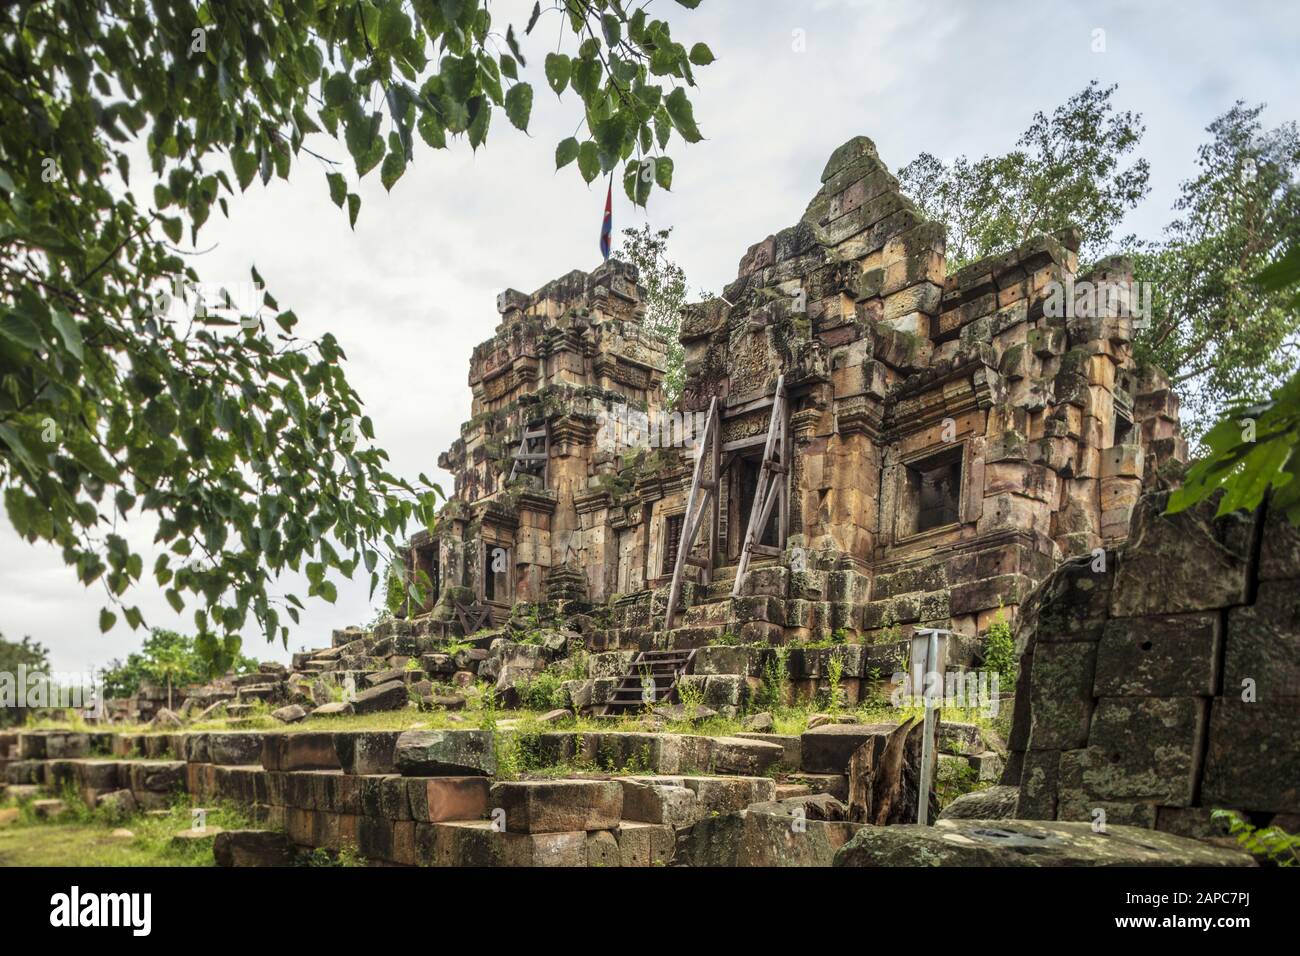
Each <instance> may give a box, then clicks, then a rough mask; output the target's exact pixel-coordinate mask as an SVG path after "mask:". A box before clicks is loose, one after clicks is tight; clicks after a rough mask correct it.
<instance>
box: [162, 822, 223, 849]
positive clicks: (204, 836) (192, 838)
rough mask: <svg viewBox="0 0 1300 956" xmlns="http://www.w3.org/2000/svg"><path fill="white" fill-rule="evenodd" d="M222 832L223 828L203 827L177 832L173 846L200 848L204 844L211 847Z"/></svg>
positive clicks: (173, 835)
mask: <svg viewBox="0 0 1300 956" xmlns="http://www.w3.org/2000/svg"><path fill="white" fill-rule="evenodd" d="M222 832H223V831H222V829H221V827H202V828H201V829H198V830H196V829H194V828H193V827H191V828H189V829H187V830H177V831H176V832H175V833H173V834H172V839H171V844H172V846H174V847H189V846H199V845H203V844H207V845H209V846H211V845H212V843H213V841H215V840H216V838H217V836H218V835H219V834H220V833H222Z"/></svg>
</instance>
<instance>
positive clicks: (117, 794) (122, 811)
mask: <svg viewBox="0 0 1300 956" xmlns="http://www.w3.org/2000/svg"><path fill="white" fill-rule="evenodd" d="M94 805H95V809H97V810H100V811H101V812H103V814H104V815H105V816H106V817H108V819H110V820H124V819H126V818H127V817H130V816H134V815H135V813H136V811H137V810H139V805H138V804H137V803H136V799H135V794H133V793H132V792H131V791H130V790H113V791H110V792H109V793H102V794H100V795H99V796H98V797H97V798H96V800H95V804H94Z"/></svg>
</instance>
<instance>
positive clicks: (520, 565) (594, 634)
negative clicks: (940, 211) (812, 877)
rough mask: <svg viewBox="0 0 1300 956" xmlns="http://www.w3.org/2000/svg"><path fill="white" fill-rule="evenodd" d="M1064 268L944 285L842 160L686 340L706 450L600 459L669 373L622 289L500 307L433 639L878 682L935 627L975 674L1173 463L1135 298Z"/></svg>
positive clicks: (1059, 251)
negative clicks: (505, 620)
mask: <svg viewBox="0 0 1300 956" xmlns="http://www.w3.org/2000/svg"><path fill="white" fill-rule="evenodd" d="M1078 246H1079V236H1078V234H1077V233H1075V232H1072V231H1066V232H1064V233H1061V234H1058V235H1054V236H1046V235H1040V236H1036V237H1033V238H1031V239H1030V240H1028V241H1026V242H1024V243H1023V244H1021V245H1020V246H1019V247H1018V248H1016V249H1013V250H1009V251H1007V252H1006V253H1004V254H1002V255H998V256H994V257H991V258H988V259H984V260H981V261H979V262H975V263H972V264H970V265H968V266H966V267H965V268H963V269H961V270H960V271H958V272H957V273H955V274H953V275H948V274H947V271H946V266H945V261H944V232H943V228H942V226H941V225H939V224H937V223H934V222H930V221H927V220H926V219H925V218H924V216H923V215H922V214H921V212H920V211H919V210H918V209H917V207H916V206H915V205H914V204H913V203H912V202H911V201H909V200H908V199H907V198H906V197H904V196H903V195H902V194H901V193H900V192H899V188H898V183H897V181H896V179H895V178H894V177H893V176H892V175H891V174H890V172H889V171H888V169H887V168H886V166H885V165H884V164H883V163H882V162H881V161H880V159H879V158H878V157H877V155H876V150H875V147H874V145H873V144H872V143H871V141H870V140H868V139H866V138H864V137H857V138H854V139H852V140H850V141H849V142H848V143H846V144H844V145H843V146H842V147H840V148H839V149H837V150H836V151H835V152H834V154H833V155H832V156H831V158H830V160H829V162H828V163H827V165H826V168H825V171H824V172H823V174H822V184H821V188H820V190H819V191H818V193H817V195H816V196H815V197H814V198H813V200H812V202H811V203H810V204H809V206H808V209H807V210H806V212H805V213H804V215H803V217H802V218H801V219H800V220H799V222H798V223H796V224H795V225H794V226H791V227H790V228H788V229H785V230H782V231H781V232H780V233H778V234H776V235H774V236H769V237H768V238H767V239H765V240H763V241H762V242H759V243H757V244H756V245H754V246H752V247H751V248H750V249H749V250H748V252H746V254H745V255H744V257H743V258H742V259H741V263H740V270H739V275H738V277H737V279H736V280H735V281H734V282H733V283H731V284H730V285H729V286H727V287H726V289H724V290H723V292H722V294H721V295H720V296H719V297H717V298H715V299H710V300H709V301H706V302H703V303H699V304H696V305H693V306H690V307H688V308H687V310H686V311H685V314H684V316H683V325H682V331H681V340H682V342H683V344H684V346H685V349H686V387H685V392H684V395H683V399H682V401H681V403H680V407H679V411H684V412H690V413H698V416H699V419H701V420H704V419H706V417H707V416H708V415H709V414H712V413H711V412H710V409H713V410H714V411H715V412H716V416H717V417H716V431H717V439H716V441H714V439H713V438H712V437H710V439H709V445H708V447H704V446H702V445H701V444H700V441H695V442H693V443H688V445H691V446H693V447H685V448H657V449H653V450H652V449H649V448H645V447H641V448H637V447H631V448H625V447H621V446H619V447H615V448H614V449H612V450H611V449H609V448H607V447H604V446H602V444H601V443H600V442H598V441H597V433H598V431H599V430H600V428H601V425H602V422H604V421H607V420H608V418H609V416H610V414H611V410H613V409H616V408H622V409H627V408H633V409H636V410H638V411H641V412H644V413H646V414H647V415H648V416H649V417H650V420H651V429H650V430H651V432H652V433H653V432H654V427H653V423H654V418H655V415H656V414H657V413H658V412H660V411H662V399H661V394H662V393H661V390H660V387H659V386H660V380H661V377H662V371H663V364H664V360H665V350H664V348H663V344H662V343H660V342H657V341H655V340H654V339H653V338H652V337H651V336H650V335H648V334H647V333H646V331H645V330H644V328H643V327H642V325H641V321H640V319H641V313H642V309H641V307H640V302H639V295H640V292H639V290H638V287H637V284H636V276H635V274H634V272H633V271H632V270H631V269H630V268H629V267H627V266H625V265H621V264H618V263H610V264H609V265H607V266H604V267H602V268H600V269H598V270H596V271H595V272H593V273H591V274H590V275H585V274H583V273H580V272H575V273H571V274H570V275H568V276H566V277H564V278H562V279H559V280H557V281H555V282H553V283H550V284H549V285H547V286H545V287H543V288H542V289H540V290H538V291H537V292H535V293H534V294H533V295H531V296H524V295H522V294H520V293H517V292H514V291H508V292H505V293H503V294H502V296H501V300H500V302H499V310H500V312H501V314H502V316H503V320H502V324H501V325H500V326H499V328H498V330H497V333H496V335H495V336H494V338H492V339H491V340H490V341H489V342H487V343H484V344H483V345H481V346H479V347H478V348H477V349H476V350H475V353H474V356H473V359H472V363H471V371H470V384H471V386H472V387H473V389H474V417H473V418H472V419H471V420H470V422H468V423H466V425H465V426H463V428H462V437H461V439H460V440H459V441H457V442H456V444H455V445H454V446H453V448H452V449H451V451H450V452H448V453H447V454H445V455H444V456H443V457H442V458H441V459H440V464H441V465H442V466H443V467H444V468H447V469H448V470H450V471H452V472H453V473H454V474H455V475H456V491H455V495H454V499H453V500H452V502H451V503H450V504H449V505H448V508H447V511H446V519H447V520H445V521H444V523H443V528H442V530H441V531H440V539H439V540H440V543H441V546H440V547H438V548H435V547H434V542H429V541H420V540H417V541H416V542H414V547H413V550H412V555H413V562H414V563H415V565H417V566H419V567H423V568H426V569H427V570H429V571H430V573H431V575H432V576H435V577H436V579H437V581H438V585H439V586H438V592H439V593H440V595H441V601H440V604H439V606H438V608H436V609H435V613H434V615H433V616H434V619H437V620H442V621H445V622H452V621H453V616H452V612H451V607H452V604H453V603H454V602H456V601H460V602H469V601H479V602H483V603H485V604H486V605H489V606H491V607H493V608H494V609H496V610H497V611H498V612H502V613H504V612H508V611H509V609H510V608H511V607H512V606H513V605H516V604H517V603H519V602H537V601H542V600H546V599H556V598H567V599H571V600H572V599H579V600H580V602H581V604H582V606H581V608H580V610H581V611H582V620H581V622H580V628H581V629H582V630H583V631H584V636H587V637H588V638H589V639H590V640H592V641H593V642H594V643H595V645H596V646H598V647H601V646H603V647H608V648H628V649H632V648H640V649H643V650H644V649H648V648H651V647H658V648H664V649H673V648H680V647H700V646H705V645H708V644H709V643H711V642H715V641H717V640H718V639H720V638H723V637H724V635H725V636H726V638H727V639H728V642H731V643H735V642H741V643H752V642H766V643H772V644H782V643H786V642H789V641H792V640H798V639H809V638H811V639H818V638H825V637H828V636H830V635H831V634H835V635H836V638H837V639H839V640H846V639H847V640H848V641H849V642H850V643H860V644H863V645H867V646H868V648H874V647H880V648H881V651H882V653H883V652H884V646H883V645H888V646H889V647H890V648H891V649H892V648H896V647H897V645H898V642H899V641H900V640H901V639H902V638H904V637H906V635H907V633H908V632H909V631H910V629H911V628H912V627H913V626H919V625H938V626H943V627H950V628H952V629H953V630H954V631H956V632H958V633H959V634H961V635H964V636H965V637H966V638H968V639H969V640H967V641H966V642H965V643H964V644H960V643H957V644H954V651H953V653H954V655H956V657H955V659H954V661H953V663H955V664H963V663H970V662H972V661H974V660H978V653H979V652H978V644H977V640H976V639H977V638H978V636H979V635H980V634H982V633H983V632H984V631H985V630H986V628H987V627H988V625H989V623H990V621H991V620H992V619H993V618H994V617H995V616H996V615H997V614H999V613H1005V614H1007V615H1009V616H1014V614H1015V609H1016V607H1017V605H1019V604H1020V603H1021V601H1022V600H1023V599H1024V597H1025V596H1026V595H1027V594H1028V592H1029V590H1030V589H1031V588H1032V587H1033V586H1034V584H1036V583H1037V582H1038V581H1040V580H1041V579H1042V578H1044V577H1045V576H1046V575H1047V574H1048V573H1049V572H1050V571H1051V570H1052V569H1053V568H1054V567H1056V566H1057V565H1058V564H1059V563H1060V562H1061V561H1062V560H1063V559H1065V558H1068V557H1072V556H1078V555H1082V554H1088V553H1090V552H1093V551H1095V550H1097V549H1102V548H1105V547H1108V546H1113V545H1115V544H1117V543H1119V542H1120V541H1122V540H1123V539H1124V538H1125V537H1126V535H1127V531H1128V524H1129V517H1130V514H1131V512H1132V509H1133V506H1134V505H1135V503H1136V502H1137V498H1138V495H1139V493H1140V491H1141V489H1142V488H1143V486H1144V484H1150V483H1151V482H1152V481H1153V478H1154V475H1155V473H1156V472H1157V470H1158V469H1159V468H1160V467H1161V466H1162V465H1163V464H1164V463H1165V462H1166V461H1167V460H1171V459H1174V460H1181V459H1183V458H1184V457H1185V450H1184V447H1183V444H1182V441H1181V439H1180V438H1179V436H1178V411H1177V408H1178V404H1177V399H1176V397H1175V395H1174V394H1173V392H1172V391H1171V390H1170V388H1169V385H1168V382H1167V381H1166V380H1165V378H1164V376H1163V375H1162V374H1161V373H1160V372H1159V370H1157V369H1154V368H1144V367H1139V366H1138V365H1137V364H1136V362H1135V360H1134V358H1133V355H1132V349H1131V339H1132V330H1133V322H1134V321H1135V319H1134V317H1133V315H1132V314H1131V310H1130V309H1129V305H1130V298H1131V294H1132V289H1131V271H1130V270H1129V269H1128V267H1127V265H1126V263H1124V262H1123V261H1119V260H1112V261H1107V262H1105V263H1102V264H1101V265H1099V266H1098V267H1096V268H1095V269H1094V271H1093V272H1092V273H1090V274H1089V275H1086V276H1080V277H1078V282H1077V284H1076V273H1077V272H1078V255H1077V250H1078ZM1084 290H1087V294H1084ZM1097 291H1100V293H1101V294H1100V295H1097V294H1096V292H1097ZM778 383H780V391H779V392H778ZM688 431H689V430H688ZM769 433H773V434H776V435H777V437H778V438H779V439H780V440H779V441H777V442H776V443H775V450H773V448H772V446H771V443H769V441H768V436H769ZM688 437H694V438H696V439H702V436H701V435H699V434H698V430H697V432H696V433H695V434H694V435H693V436H690V435H688ZM703 459H711V461H712V463H711V464H710V465H707V466H704V465H702V466H701V468H700V469H698V474H697V468H696V462H697V460H703ZM693 486H694V488H693ZM770 489H776V491H775V492H772V491H770ZM693 491H694V494H693ZM765 494H771V495H772V496H773V501H774V502H777V501H779V503H777V504H775V505H774V506H770V510H769V512H768V513H769V515H770V518H769V520H768V521H767V523H766V524H765V525H764V527H762V528H760V527H758V524H759V520H760V518H761V513H762V507H761V504H762V502H761V500H760V505H759V506H755V504H754V502H755V498H756V497H759V498H760V499H761V498H762V497H763V495H765ZM688 502H691V503H692V504H693V507H694V508H695V509H696V510H697V511H699V512H700V515H699V518H698V519H697V520H691V515H690V514H688V513H687V509H688ZM751 516H752V520H751ZM751 523H752V524H753V525H754V527H753V528H752V536H750V537H749V539H748V540H749V544H748V545H747V544H746V541H747V532H748V531H750V525H751ZM691 532H694V533H693V534H692V533H691ZM682 549H686V552H687V553H686V554H685V555H683V556H682V560H680V561H679V560H678V557H679V553H680V552H681V550H682ZM746 551H748V555H749V558H748V562H747V563H748V565H749V571H748V573H747V574H745V575H744V576H743V579H742V581H741V582H740V584H739V585H737V584H736V582H735V577H736V570H737V566H738V565H741V564H742V561H741V558H742V555H743V554H745V552H746ZM435 555H436V560H435ZM494 555H496V557H497V558H498V559H499V560H498V562H497V564H496V565H495V570H494V565H493V556H494ZM503 558H504V559H503ZM502 559H503V560H502ZM674 574H676V576H677V577H679V578H680V583H679V590H680V593H681V601H680V604H679V609H678V610H677V611H676V620H675V621H673V622H672V623H673V627H672V628H671V629H668V628H666V627H665V623H666V618H667V617H669V615H667V598H668V594H669V592H670V587H669V586H670V583H671V582H672V579H673V577H674ZM733 592H734V593H733ZM587 605H589V607H588V606H587ZM574 608H575V609H578V606H577V605H575V606H574ZM417 613H418V612H417ZM498 620H499V618H498ZM875 653H876V652H875V651H870V650H869V651H868V653H867V654H866V656H865V657H864V661H866V660H868V659H869V658H872V657H873V655H875ZM891 653H892V651H891ZM877 656H878V655H877ZM890 659H891V657H890V655H889V654H886V655H885V656H883V657H880V659H879V660H878V661H877V663H880V664H883V663H886V662H888V661H889V660H890ZM862 669H863V671H864V674H865V671H866V670H867V669H868V665H867V664H866V663H864V664H863V668H862ZM852 676H864V675H852Z"/></svg>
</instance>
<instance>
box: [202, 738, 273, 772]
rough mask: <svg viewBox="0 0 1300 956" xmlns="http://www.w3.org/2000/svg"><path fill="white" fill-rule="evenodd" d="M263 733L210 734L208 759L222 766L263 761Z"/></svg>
mask: <svg viewBox="0 0 1300 956" xmlns="http://www.w3.org/2000/svg"><path fill="white" fill-rule="evenodd" d="M261 761H262V735H261V734H259V733H253V732H248V731H236V732H233V733H209V734H208V761H207V762H209V763H215V764H220V765H222V766H243V765H246V764H255V763H261Z"/></svg>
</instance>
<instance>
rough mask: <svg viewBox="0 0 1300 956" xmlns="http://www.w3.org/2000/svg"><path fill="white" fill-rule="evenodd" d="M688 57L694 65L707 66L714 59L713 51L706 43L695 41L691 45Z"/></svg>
mask: <svg viewBox="0 0 1300 956" xmlns="http://www.w3.org/2000/svg"><path fill="white" fill-rule="evenodd" d="M690 59H691V62H692V63H694V64H695V65H696V66H708V65H709V64H710V63H712V62H713V60H714V56H713V51H712V50H710V49H709V48H708V46H707V45H706V44H703V43H697V44H695V46H693V47H691V55H690Z"/></svg>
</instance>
